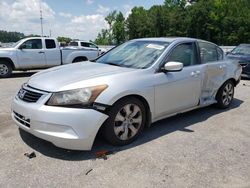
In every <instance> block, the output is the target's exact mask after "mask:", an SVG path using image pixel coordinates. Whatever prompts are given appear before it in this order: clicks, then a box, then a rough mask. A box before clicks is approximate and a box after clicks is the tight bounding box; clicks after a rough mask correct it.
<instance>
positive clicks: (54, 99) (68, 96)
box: [47, 85, 108, 106]
mask: <svg viewBox="0 0 250 188" xmlns="http://www.w3.org/2000/svg"><path fill="white" fill-rule="evenodd" d="M107 87H108V86H107V85H100V86H94V87H87V88H82V89H74V90H69V91H61V92H57V93H53V94H52V96H51V97H50V99H49V101H48V102H47V105H49V106H87V105H89V104H91V103H93V102H94V101H95V99H96V98H97V97H98V96H99V95H100V94H101V93H102V92H103V91H104V90H105V89H106V88H107Z"/></svg>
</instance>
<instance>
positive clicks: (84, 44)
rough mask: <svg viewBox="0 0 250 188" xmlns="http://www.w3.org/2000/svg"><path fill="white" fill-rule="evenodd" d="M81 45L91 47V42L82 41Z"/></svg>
mask: <svg viewBox="0 0 250 188" xmlns="http://www.w3.org/2000/svg"><path fill="white" fill-rule="evenodd" d="M81 46H82V47H90V44H89V43H86V42H81Z"/></svg>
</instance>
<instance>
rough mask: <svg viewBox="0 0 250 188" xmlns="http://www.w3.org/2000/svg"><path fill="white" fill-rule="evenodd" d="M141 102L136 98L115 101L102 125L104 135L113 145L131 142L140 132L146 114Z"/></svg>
mask: <svg viewBox="0 0 250 188" xmlns="http://www.w3.org/2000/svg"><path fill="white" fill-rule="evenodd" d="M145 114H146V112H145V108H144V105H143V103H142V102H141V101H140V100H138V99H137V98H132V97H131V98H127V99H124V100H122V101H119V102H117V103H116V104H115V105H114V106H113V107H112V109H111V110H110V112H109V119H108V120H107V121H106V122H105V125H104V137H105V138H106V140H107V141H108V142H110V143H111V144H113V145H120V146H121V145H126V144H129V143H131V142H133V141H134V140H135V139H136V138H137V137H138V136H139V135H140V134H141V132H142V130H143V128H144V126H145V121H146V116H145Z"/></svg>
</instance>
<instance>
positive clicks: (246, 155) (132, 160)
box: [0, 73, 250, 188]
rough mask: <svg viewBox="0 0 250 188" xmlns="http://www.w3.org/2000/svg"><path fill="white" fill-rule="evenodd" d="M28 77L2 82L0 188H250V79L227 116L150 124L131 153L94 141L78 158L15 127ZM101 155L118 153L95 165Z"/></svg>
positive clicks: (208, 111)
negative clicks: (15, 103) (15, 108)
mask: <svg viewBox="0 0 250 188" xmlns="http://www.w3.org/2000/svg"><path fill="white" fill-rule="evenodd" d="M30 75H31V74H30V73H18V74H15V75H14V76H13V77H12V78H9V79H0V104H1V105H0V145H1V146H0V187H118V186H119V187H126V188H128V187H199V188H200V187H250V80H243V81H242V82H241V83H240V85H239V86H238V87H237V89H236V93H235V100H234V102H233V105H232V107H231V108H230V109H228V110H218V109H216V108H214V107H207V108H203V109H199V110H195V111H192V112H188V113H185V114H182V115H178V116H175V117H172V118H168V119H165V120H163V121H160V122H158V123H155V124H154V125H153V126H152V127H151V128H149V129H146V130H145V131H144V134H143V135H142V136H141V137H140V138H139V139H138V140H137V141H136V142H135V143H133V144H131V145H129V146H126V147H121V148H115V147H112V146H109V145H108V144H106V143H105V142H104V141H103V140H101V139H98V140H97V141H96V143H95V145H94V147H93V150H92V151H90V152H79V151H78V152H77V151H67V150H63V149H59V148H57V147H55V146H53V145H52V144H50V143H48V142H46V141H43V140H40V139H38V138H35V137H33V136H32V135H29V134H27V133H25V132H23V131H20V130H19V129H18V128H17V127H16V126H15V125H14V123H13V121H12V120H11V117H10V105H11V100H12V98H13V96H14V95H15V93H16V91H17V90H18V89H19V88H20V86H21V84H22V83H24V82H26V81H27V80H28V76H30ZM100 150H111V151H115V152H116V153H114V154H113V155H110V156H108V159H107V160H104V159H96V157H95V153H96V152H97V151H100ZM33 151H35V153H36V158H33V159H28V158H27V157H26V156H24V153H26V152H28V153H31V152H33ZM87 172H89V173H87ZM86 174H87V175H86Z"/></svg>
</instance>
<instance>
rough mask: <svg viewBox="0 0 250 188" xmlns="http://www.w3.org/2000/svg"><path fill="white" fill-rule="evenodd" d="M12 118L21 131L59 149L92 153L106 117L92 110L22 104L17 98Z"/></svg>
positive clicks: (13, 105) (14, 101) (13, 104)
mask: <svg viewBox="0 0 250 188" xmlns="http://www.w3.org/2000/svg"><path fill="white" fill-rule="evenodd" d="M12 118H13V120H14V121H15V123H16V124H17V125H18V126H19V127H20V128H21V129H23V130H24V131H26V132H29V133H31V134H32V135H34V136H36V137H39V138H41V139H44V140H47V141H49V142H51V143H53V144H54V145H56V146H58V147H60V148H65V149H72V150H91V148H92V145H93V143H94V140H95V137H96V134H97V132H98V130H99V128H100V127H101V125H102V124H103V123H104V121H105V120H106V119H107V118H108V116H107V115H105V114H102V113H100V112H98V111H95V110H93V109H71V108H61V107H51V106H46V105H43V104H39V103H27V102H23V101H22V100H20V99H18V98H17V97H16V98H15V99H14V100H13V103H12Z"/></svg>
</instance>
